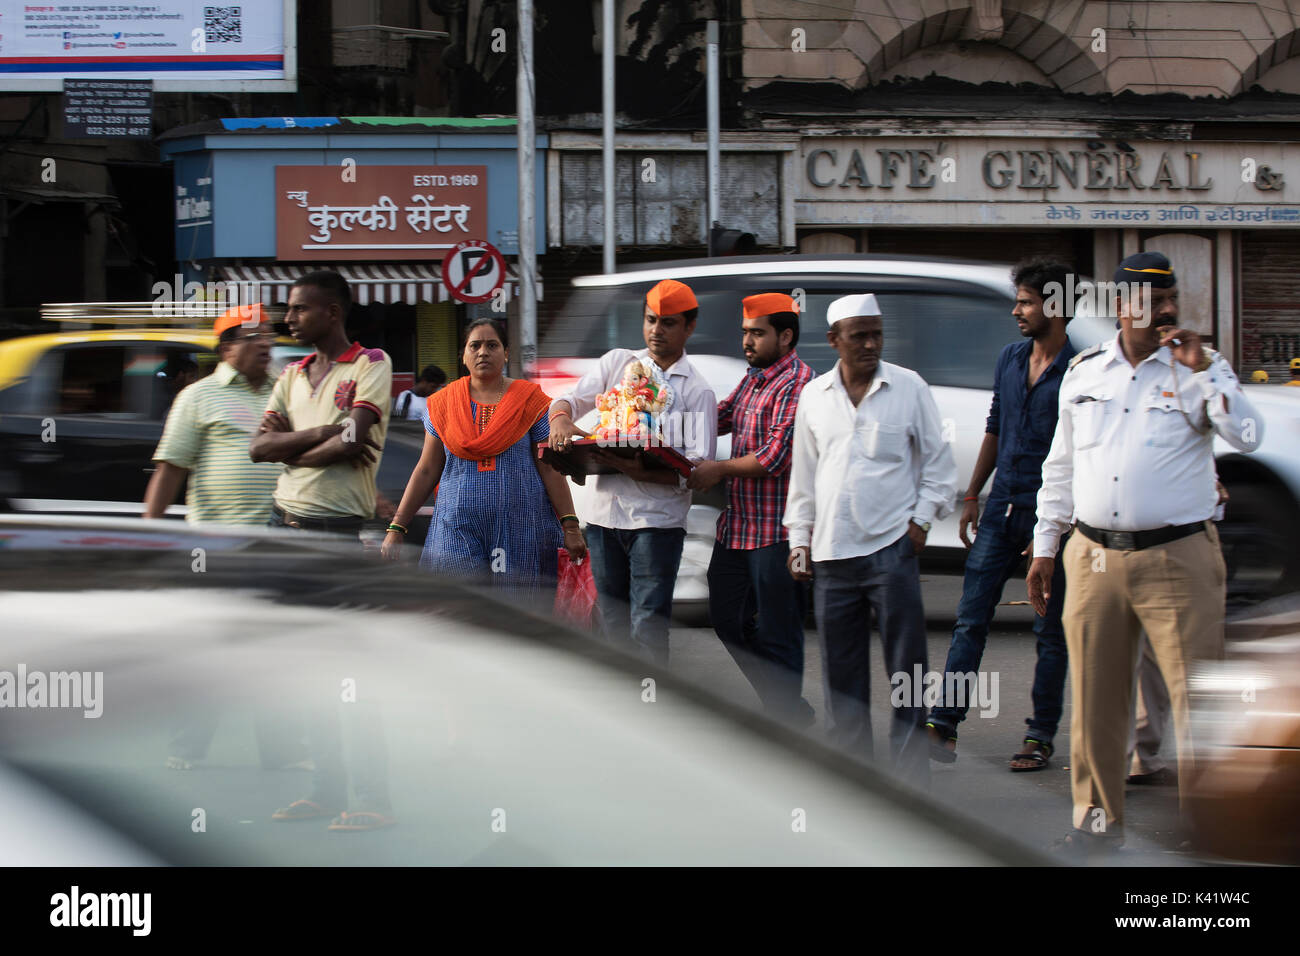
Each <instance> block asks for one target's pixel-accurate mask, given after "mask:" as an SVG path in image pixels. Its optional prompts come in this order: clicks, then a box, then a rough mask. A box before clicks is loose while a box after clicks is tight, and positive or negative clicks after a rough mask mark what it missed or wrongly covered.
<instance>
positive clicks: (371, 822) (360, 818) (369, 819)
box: [329, 810, 397, 833]
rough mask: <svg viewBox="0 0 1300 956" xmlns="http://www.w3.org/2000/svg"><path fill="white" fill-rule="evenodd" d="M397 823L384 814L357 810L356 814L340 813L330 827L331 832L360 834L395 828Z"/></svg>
mask: <svg viewBox="0 0 1300 956" xmlns="http://www.w3.org/2000/svg"><path fill="white" fill-rule="evenodd" d="M396 824H397V821H396V820H394V819H393V818H392V817H390V816H385V815H384V814H382V813H375V812H374V811H372V810H357V811H356V812H354V813H340V814H339V815H338V816H337V817H335V818H334V819H333V820H332V821H331V822H330V825H329V829H330V830H336V831H350V832H357V833H360V832H362V831H364V830H382V829H383V828H384V827H391V826H395V825H396Z"/></svg>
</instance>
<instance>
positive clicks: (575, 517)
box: [560, 515, 578, 524]
mask: <svg viewBox="0 0 1300 956" xmlns="http://www.w3.org/2000/svg"><path fill="white" fill-rule="evenodd" d="M570 518H572V519H573V520H574V521H577V520H578V516H577V515H560V524H564V522H566V521H568V520H569V519H570Z"/></svg>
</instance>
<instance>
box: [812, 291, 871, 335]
mask: <svg viewBox="0 0 1300 956" xmlns="http://www.w3.org/2000/svg"><path fill="white" fill-rule="evenodd" d="M855 315H867V316H871V315H881V311H880V305H879V304H878V303H877V302H876V297H875V296H874V295H872V294H871V293H870V292H864V293H863V294H862V295H843V296H840V297H839V298H838V299H836V300H835V301H834V302H832V303H831V304H830V306H828V307H827V309H826V324H827V325H829V326H830V327H831V328H835V323H836V322H838V321H839V320H840V319H849V318H852V317H853V316H855ZM832 344H833V343H832Z"/></svg>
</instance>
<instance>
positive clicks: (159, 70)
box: [0, 0, 297, 93]
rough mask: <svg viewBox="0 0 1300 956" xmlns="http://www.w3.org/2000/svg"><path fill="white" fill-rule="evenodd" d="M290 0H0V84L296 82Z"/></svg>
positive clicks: (176, 87)
mask: <svg viewBox="0 0 1300 956" xmlns="http://www.w3.org/2000/svg"><path fill="white" fill-rule="evenodd" d="M296 12H297V0H256V2H252V3H249V2H245V3H235V4H231V3H225V4H213V3H201V2H198V0H154V2H151V3H130V4H127V3H77V4H72V3H61V2H55V0H48V2H44V3H40V2H37V3H32V2H30V0H0V90H31V91H43V92H57V91H59V90H61V89H62V88H63V81H64V79H78V80H90V79H113V80H125V79H138V80H152V81H153V84H154V89H155V90H156V91H158V92H163V93H165V92H206V91H217V90H235V91H248V92H254V93H259V92H277V91H284V92H292V91H294V90H296V89H297V62H296V61H297V57H296V50H295V46H296V21H295V16H296Z"/></svg>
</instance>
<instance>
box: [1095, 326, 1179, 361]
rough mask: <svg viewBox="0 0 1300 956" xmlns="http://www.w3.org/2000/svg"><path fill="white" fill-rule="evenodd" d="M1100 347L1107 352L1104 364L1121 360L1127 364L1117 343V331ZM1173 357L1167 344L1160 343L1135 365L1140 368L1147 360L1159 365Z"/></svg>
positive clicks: (1121, 348)
mask: <svg viewBox="0 0 1300 956" xmlns="http://www.w3.org/2000/svg"><path fill="white" fill-rule="evenodd" d="M1101 349H1102V351H1103V352H1105V353H1107V355H1106V359H1105V363H1106V365H1110V364H1111V363H1112V362H1123V363H1124V364H1125V365H1127V364H1128V359H1127V358H1125V357H1124V349H1123V347H1122V346H1121V345H1120V344H1119V333H1118V332H1117V333H1116V334H1115V337H1114V338H1113V339H1110V340H1109V341H1107V342H1105V343H1103V344H1102V347H1101ZM1173 357H1174V356H1173V353H1172V352H1170V351H1169V346H1167V345H1162V346H1160V348H1158V349H1156V350H1155V351H1154V352H1152V353H1151V354H1150V355H1148V356H1147V357H1146V358H1144V359H1143V360H1142V361H1141V362H1138V364H1137V367H1138V368H1140V367H1141V366H1143V365H1145V364H1146V363H1147V362H1151V361H1154V362H1156V363H1158V364H1160V365H1168V364H1169V363H1170V362H1171V361H1172V360H1173Z"/></svg>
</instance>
